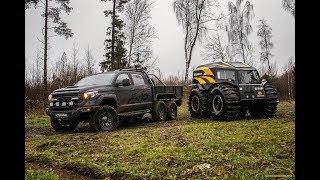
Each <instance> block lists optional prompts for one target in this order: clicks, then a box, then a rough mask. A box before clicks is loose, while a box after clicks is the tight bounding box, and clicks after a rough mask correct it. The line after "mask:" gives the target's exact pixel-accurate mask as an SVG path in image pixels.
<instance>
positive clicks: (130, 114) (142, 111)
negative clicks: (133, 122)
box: [118, 110, 150, 116]
mask: <svg viewBox="0 0 320 180" xmlns="http://www.w3.org/2000/svg"><path fill="white" fill-rule="evenodd" d="M149 112H150V110H140V111H132V112H126V113H119V114H118V115H119V116H133V115H137V114H145V113H149Z"/></svg>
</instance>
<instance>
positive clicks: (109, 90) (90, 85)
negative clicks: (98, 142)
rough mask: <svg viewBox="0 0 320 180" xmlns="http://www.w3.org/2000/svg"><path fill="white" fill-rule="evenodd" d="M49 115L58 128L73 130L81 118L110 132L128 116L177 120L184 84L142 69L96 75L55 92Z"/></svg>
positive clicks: (101, 129)
mask: <svg viewBox="0 0 320 180" xmlns="http://www.w3.org/2000/svg"><path fill="white" fill-rule="evenodd" d="M48 99H49V107H48V108H47V114H48V115H49V116H50V119H51V125H52V127H53V129H54V130H56V131H73V130H74V129H75V128H76V127H77V125H78V123H79V122H80V121H84V122H89V124H90V127H91V128H92V130H94V131H111V130H113V129H115V128H116V127H117V126H118V124H119V120H121V119H125V117H128V116H135V117H138V118H142V116H143V115H144V114H145V113H148V112H150V113H151V114H152V117H153V120H155V121H164V120H167V119H169V120H170V119H176V117H177V106H181V99H182V86H166V85H164V84H163V83H162V82H161V81H160V80H159V78H157V77H156V76H155V75H148V74H147V73H146V72H145V71H144V70H143V69H141V68H132V69H122V70H116V71H110V72H106V73H100V74H95V75H92V76H88V77H85V78H83V79H82V80H80V81H79V82H78V83H77V84H75V85H74V86H68V87H66V88H62V89H58V90H55V91H53V92H52V93H51V94H50V95H49V97H48Z"/></svg>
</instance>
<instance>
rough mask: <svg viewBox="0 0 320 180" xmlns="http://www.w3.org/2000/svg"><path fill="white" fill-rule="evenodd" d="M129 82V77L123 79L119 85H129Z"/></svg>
mask: <svg viewBox="0 0 320 180" xmlns="http://www.w3.org/2000/svg"><path fill="white" fill-rule="evenodd" d="M130 85H131V82H130V80H129V79H123V80H122V82H121V86H130Z"/></svg>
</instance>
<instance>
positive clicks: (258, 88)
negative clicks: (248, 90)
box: [254, 87, 263, 91]
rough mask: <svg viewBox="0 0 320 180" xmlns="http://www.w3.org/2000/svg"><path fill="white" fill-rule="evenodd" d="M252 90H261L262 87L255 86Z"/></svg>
mask: <svg viewBox="0 0 320 180" xmlns="http://www.w3.org/2000/svg"><path fill="white" fill-rule="evenodd" d="M254 90H256V91H261V90H263V87H255V88H254Z"/></svg>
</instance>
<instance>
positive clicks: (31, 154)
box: [25, 102, 295, 179]
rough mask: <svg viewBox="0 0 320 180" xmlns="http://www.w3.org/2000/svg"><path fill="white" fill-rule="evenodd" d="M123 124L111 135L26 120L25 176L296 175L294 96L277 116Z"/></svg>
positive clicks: (182, 113)
mask: <svg viewBox="0 0 320 180" xmlns="http://www.w3.org/2000/svg"><path fill="white" fill-rule="evenodd" d="M178 114H179V117H178V120H176V121H168V122H157V123H125V124H124V125H123V126H121V127H119V129H118V130H116V131H114V132H110V133H92V132H90V131H89V127H88V125H87V124H81V125H80V126H79V128H78V129H77V130H76V132H74V133H60V134H58V133H55V132H54V131H53V130H52V129H51V127H50V123H49V119H48V118H47V117H39V118H27V119H26V125H25V129H26V134H25V146H26V149H25V156H26V160H25V164H26V165H25V166H26V179H105V178H106V179H257V178H258V179H269V178H270V177H278V178H284V179H294V169H295V164H294V149H295V139H294V130H295V127H294V118H295V114H294V102H293V103H289V102H281V103H280V104H279V106H278V112H277V114H276V117H275V118H273V119H269V120H267V119H263V120H250V119H246V120H240V121H231V122H225V121H215V120H210V119H207V120H198V119H190V117H189V113H188V111H187V109H186V107H181V108H180V109H179V113H178Z"/></svg>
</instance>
